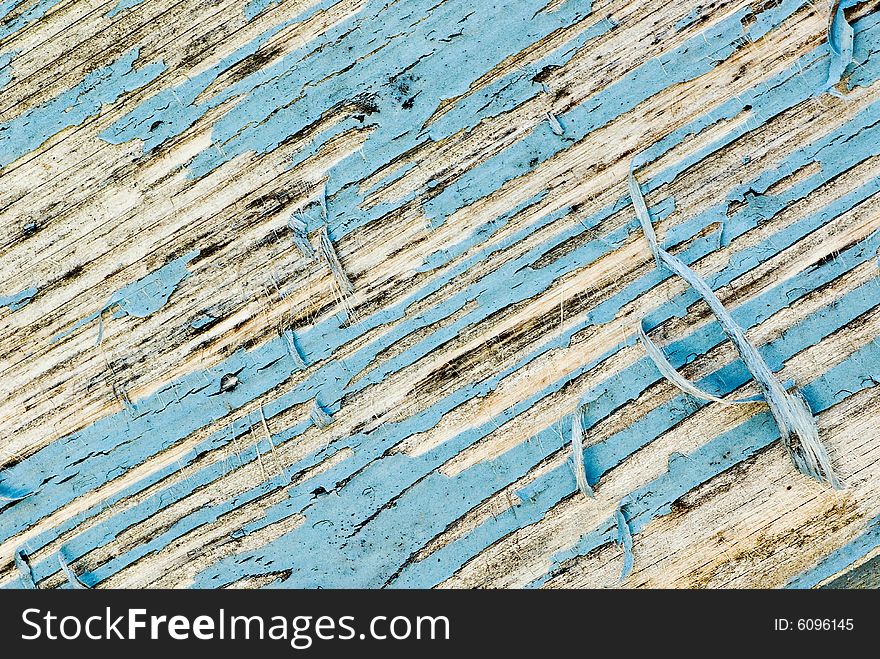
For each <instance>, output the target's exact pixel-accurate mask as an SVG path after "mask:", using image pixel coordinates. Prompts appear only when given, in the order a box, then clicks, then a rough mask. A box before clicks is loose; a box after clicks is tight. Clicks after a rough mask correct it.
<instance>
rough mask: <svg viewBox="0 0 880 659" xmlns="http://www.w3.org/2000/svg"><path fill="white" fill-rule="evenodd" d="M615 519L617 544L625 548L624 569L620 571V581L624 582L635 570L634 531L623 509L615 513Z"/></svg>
mask: <svg viewBox="0 0 880 659" xmlns="http://www.w3.org/2000/svg"><path fill="white" fill-rule="evenodd" d="M614 519H616V520H617V544H618V545H620V546H621V547H623V569H622V570H621V571H620V580H621V581H623V580H624V579H626V578H627V576H629V573H630V572H632V569H633V563H634V558H633V536H632V529H630V528H629V523H628V522H627V521H626V516H625V515H624V514H623V510H622V509H621V508H618V509H617V511H616V512H615V513H614Z"/></svg>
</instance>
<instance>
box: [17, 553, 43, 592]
mask: <svg viewBox="0 0 880 659" xmlns="http://www.w3.org/2000/svg"><path fill="white" fill-rule="evenodd" d="M13 561H14V562H15V568H16V569H17V570H18V576H19V579H20V581H21V585H22V586H23V587H24V588H25V589H27V590H36V589H37V582H36V581H35V580H34V571H33V570H32V569H31V564H30V562H28V558H27V554H25V553H24V551H22V550H21V549H17V550H16V551H15V555H14V556H13Z"/></svg>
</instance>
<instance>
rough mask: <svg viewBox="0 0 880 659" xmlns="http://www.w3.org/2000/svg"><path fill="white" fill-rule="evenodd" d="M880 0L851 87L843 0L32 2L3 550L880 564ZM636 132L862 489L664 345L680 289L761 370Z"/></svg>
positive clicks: (826, 577)
mask: <svg viewBox="0 0 880 659" xmlns="http://www.w3.org/2000/svg"><path fill="white" fill-rule="evenodd" d="M850 4H852V5H853V6H851V7H848V8H847V9H846V17H847V19H848V20H849V21H850V23H852V24H853V26H854V29H855V41H854V43H855V50H854V61H853V63H852V64H851V65H849V66H848V67H847V69H846V71H845V74H844V76H843V79H842V81H841V82H840V83H839V84H838V85H837V88H836V89H837V90H838V91H840V92H841V93H842V95H843V97H842V98H837V97H835V96H832V95H830V94H827V93H823V92H822V89H821V87H822V84H823V83H824V81H825V80H826V78H827V76H828V71H829V62H830V60H831V57H830V55H829V46H828V21H829V8H828V7H827V6H826V5H825V4H824V3H814V2H809V1H806V0H768V1H761V2H755V1H753V2H748V1H744V0H740V1H737V0H717V1H715V2H709V3H707V2H702V1H701V2H695V1H693V0H686V1H685V2H682V3H669V2H659V1H655V0H647V1H646V2H642V3H632V2H623V1H622V0H621V1H618V0H594V2H593V3H592V4H591V3H590V2H588V1H585V0H551V1H550V2H549V3H548V2H547V0H540V1H538V0H521V1H517V2H512V1H510V2H498V3H495V4H487V5H485V6H483V5H480V4H475V3H473V2H465V1H463V0H432V1H431V2H422V0H396V1H382V2H376V1H373V0H339V1H333V0H280V1H277V2H268V1H265V2H264V1H261V0H250V2H243V1H241V0H236V1H231V0H217V1H212V2H201V1H193V0H181V1H172V0H143V1H141V2H122V3H118V2H117V0H110V1H109V2H106V1H103V2H102V1H99V0H20V1H18V2H15V1H12V2H9V3H6V4H3V5H2V7H3V8H2V9H0V91H2V95H0V96H2V98H0V218H2V221H0V304H2V306H0V375H2V377H0V487H4V488H6V490H7V491H17V492H29V493H32V494H31V495H30V496H28V497H26V498H24V499H22V500H20V501H12V502H3V501H0V585H4V586H7V587H19V586H20V581H19V573H18V571H17V570H16V568H15V566H14V562H13V557H14V555H15V553H16V552H21V553H22V554H23V555H25V556H26V557H27V561H28V563H29V564H30V565H31V568H32V570H33V573H34V577H35V579H36V581H37V582H38V585H39V586H40V587H43V588H51V587H59V586H63V587H66V585H67V580H66V578H65V576H64V574H63V573H62V572H61V570H60V569H59V564H58V561H57V558H56V554H57V553H58V552H59V551H62V550H63V552H64V554H65V556H66V557H67V559H68V560H69V561H70V563H71V566H72V568H73V569H74V570H75V571H76V572H77V574H79V576H80V578H81V579H82V581H83V582H84V583H86V584H87V585H89V586H92V587H99V588H112V587H189V586H198V587H261V586H266V585H269V584H273V585H283V586H293V587H298V586H306V587H314V586H327V587H329V586H362V587H412V586H422V587H434V586H439V587H499V586H500V587H524V586H531V587H574V586H578V587H580V586H591V587H783V586H789V587H817V586H826V585H827V586H829V587H876V584H877V579H878V577H877V564H878V563H877V557H878V556H880V549H878V547H880V523H878V521H877V520H878V519H880V491H878V489H877V487H876V483H877V480H878V473H877V472H878V471H880V440H878V431H880V415H878V414H877V412H876V410H877V409H878V406H880V386H878V382H880V341H878V337H880V279H878V277H880V263H878V256H877V252H878V247H880V203H878V200H880V12H878V11H877V10H878V7H880V4H878V2H877V1H876V0H869V1H866V2H860V3H850ZM117 5H118V6H117ZM4 12H5V14H4ZM634 158H638V159H639V163H640V165H641V166H640V169H639V180H640V182H641V183H642V188H643V190H644V193H645V196H646V199H647V203H648V206H649V207H650V209H651V212H652V215H653V219H654V224H655V227H656V229H657V233H658V237H659V239H660V241H661V243H663V245H664V248H665V249H667V250H669V251H670V252H672V253H674V254H675V255H677V256H678V257H679V258H681V259H682V260H683V261H685V262H686V263H688V264H689V265H690V266H691V267H693V268H694V269H695V270H696V271H697V272H699V273H700V275H701V276H703V277H705V278H706V280H707V281H708V282H709V283H710V284H711V285H712V287H713V288H714V289H715V290H716V292H717V294H718V296H719V298H720V299H721V301H722V302H723V303H724V305H725V306H726V307H727V308H728V309H729V310H731V312H732V313H733V316H734V318H735V319H736V320H737V322H738V323H740V325H742V327H743V328H744V329H745V330H746V334H747V336H748V338H749V339H750V340H751V341H752V342H753V343H754V345H757V346H759V347H760V349H761V351H762V354H763V355H764V357H765V359H766V360H767V361H768V363H769V364H770V366H771V368H773V370H774V371H775V372H776V374H777V376H778V377H779V378H780V379H781V380H782V381H788V380H790V381H792V382H793V383H795V384H796V385H797V386H798V387H799V388H801V390H802V391H803V392H804V394H805V396H806V398H807V400H808V402H809V404H810V406H811V408H812V409H813V411H814V412H815V413H816V418H817V423H818V426H819V430H820V437H821V438H822V441H823V442H824V443H825V445H826V447H827V448H828V450H829V453H830V455H831V459H832V461H833V463H834V465H835V468H836V469H837V471H838V473H839V475H840V476H841V478H842V479H843V481H844V482H845V483H846V485H847V487H846V489H845V490H843V491H841V492H835V491H832V490H830V489H829V488H826V487H823V486H822V485H820V484H818V483H816V482H814V481H812V480H810V479H808V478H806V477H804V476H803V475H801V474H800V473H798V472H797V470H796V469H795V468H794V466H793V465H792V463H791V461H790V460H789V458H788V456H787V454H786V452H785V450H784V449H783V447H782V446H781V445H780V442H779V440H778V430H777V429H776V426H775V424H774V422H773V420H772V417H771V416H770V414H769V412H768V411H767V408H766V406H765V405H763V404H761V403H756V404H753V405H742V406H732V407H724V406H720V405H717V404H707V403H706V402H705V401H699V400H696V399H692V398H690V397H689V396H687V395H686V394H683V393H681V392H680V391H678V390H677V389H675V387H673V386H672V385H671V384H670V383H668V382H666V381H665V380H664V379H663V378H662V377H661V375H660V373H659V371H657V369H656V368H655V367H654V366H653V364H652V363H651V362H650V360H649V359H648V358H647V357H646V355H645V352H644V349H643V348H642V347H641V346H640V345H639V343H638V341H637V340H636V327H637V323H638V322H639V320H640V319H642V318H646V321H645V322H646V328H647V329H649V330H650V331H651V336H652V338H653V339H654V340H655V341H656V342H658V343H659V344H660V345H662V346H663V348H664V352H665V353H666V354H667V356H668V357H669V359H670V361H671V362H672V363H673V365H675V366H676V367H677V368H679V370H680V372H681V373H682V374H683V375H685V376H686V377H687V378H689V379H691V380H694V381H696V382H699V383H700V386H701V387H703V388H705V389H707V390H709V391H711V392H712V393H713V394H715V395H718V396H722V397H725V398H728V397H729V398H738V397H743V396H749V395H753V394H755V393H756V391H757V390H756V388H755V386H754V383H753V382H751V381H750V379H749V374H748V372H747V371H746V369H745V368H744V366H743V365H742V363H741V362H740V361H739V360H738V358H737V355H736V352H735V350H734V349H733V347H732V346H731V345H730V344H729V343H727V342H726V341H725V339H724V335H723V333H722V332H721V330H720V328H719V326H718V324H717V321H716V320H715V318H714V317H713V316H712V315H711V313H710V312H709V311H708V308H707V307H706V306H705V304H704V303H703V302H701V301H699V299H698V297H697V296H696V295H695V294H694V292H693V291H691V290H690V289H689V288H688V287H687V284H686V283H684V282H683V281H681V280H680V279H677V278H675V277H672V276H670V273H669V272H665V271H663V270H662V269H658V268H656V266H655V264H654V261H653V259H652V257H651V252H650V250H649V248H648V244H647V242H646V241H645V239H644V237H643V235H642V234H641V231H640V230H639V225H638V221H637V219H636V217H635V214H634V211H633V207H632V205H631V202H630V199H629V197H628V193H627V188H626V173H627V171H628V168H629V166H630V162H631V161H632V160H633V159H634ZM291 219H294V220H296V221H297V222H301V223H302V225H304V226H305V228H304V230H303V231H302V232H301V233H300V234H297V233H296V232H295V230H293V229H291V224H290V221H291ZM294 226H301V225H298V224H295V223H294ZM324 232H326V238H327V241H328V242H327V243H322V242H321V241H322V235H324ZM303 236H304V237H305V240H308V241H310V242H309V244H310V245H311V249H312V250H314V253H313V254H312V253H310V250H309V248H308V246H304V245H303V243H302V240H301V239H302V237H303ZM298 240H300V242H299V243H298V242H297V241H298ZM322 246H323V248H325V249H324V251H322ZM327 250H330V253H332V255H335V256H336V257H337V258H338V260H339V267H341V269H342V271H343V272H344V274H341V273H340V272H337V273H336V276H334V274H333V272H332V271H331V269H330V267H328V263H332V262H333V259H332V258H331V259H330V260H329V261H328V258H326V255H327ZM346 280H347V281H350V283H351V292H348V291H347V290H346V285H345V282H346ZM581 408H583V410H584V412H583V414H584V427H585V436H584V465H585V469H586V475H587V478H588V481H589V484H590V486H591V487H592V489H593V490H594V492H595V497H594V498H589V497H586V496H584V495H583V494H581V493H580V492H578V490H577V486H576V482H575V477H574V475H573V473H572V470H571V454H570V444H569V442H570V432H571V421H572V415H573V414H574V413H576V410H578V409H581ZM322 415H324V416H322ZM325 416H326V417H327V418H326V419H325ZM325 421H326V423H325ZM618 509H620V510H621V511H622V512H623V514H624V515H625V519H626V520H627V521H628V524H629V527H630V529H631V531H632V533H633V556H634V569H633V571H632V573H631V574H630V575H629V576H628V577H626V578H625V579H623V580H620V579H619V575H620V572H621V566H622V564H623V552H622V549H621V548H620V547H619V546H618V544H617V542H616V538H617V527H616V522H615V513H616V511H617V510H618Z"/></svg>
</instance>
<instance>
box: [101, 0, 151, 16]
mask: <svg viewBox="0 0 880 659" xmlns="http://www.w3.org/2000/svg"><path fill="white" fill-rule="evenodd" d="M143 1H144V0H119V2H117V3H116V6H115V7H113V9H111V10H110V11H108V12H107V13H106V14H105V16H107V18H113V17H114V16H116V15H118V14H121V13H123V12H124V11H125V10H126V9H131V8H132V7H137V6H138V5H139V4H141V3H142V2H143Z"/></svg>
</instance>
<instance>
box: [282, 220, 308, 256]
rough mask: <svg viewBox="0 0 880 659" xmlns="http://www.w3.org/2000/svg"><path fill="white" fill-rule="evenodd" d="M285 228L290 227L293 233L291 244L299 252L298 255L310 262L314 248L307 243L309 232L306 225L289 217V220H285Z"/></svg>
mask: <svg viewBox="0 0 880 659" xmlns="http://www.w3.org/2000/svg"><path fill="white" fill-rule="evenodd" d="M287 226H288V227H290V230H291V232H292V233H293V244H294V245H295V246H296V248H297V249H298V250H299V253H300V254H302V255H303V256H304V257H305V258H307V259H308V260H310V261H311V260H312V259H314V258H315V248H314V247H312V243H310V242H309V232H308V228H307V227H306V223H305V222H303V221H302V220H300V219H298V218H296V217H294V216H292V215H291V216H290V219H288V220H287Z"/></svg>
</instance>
